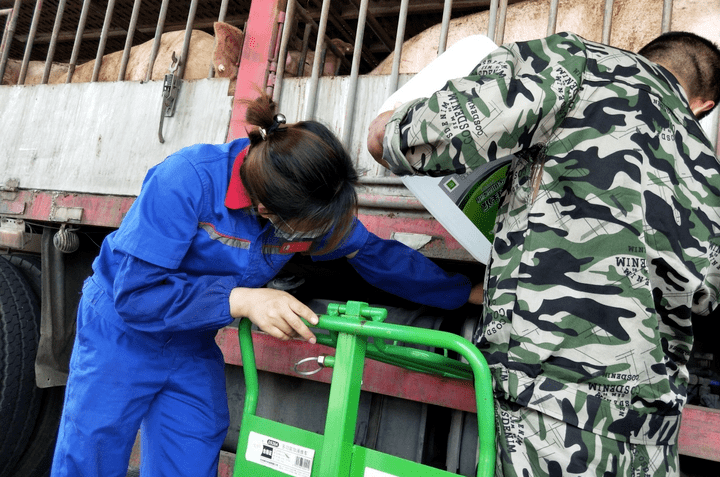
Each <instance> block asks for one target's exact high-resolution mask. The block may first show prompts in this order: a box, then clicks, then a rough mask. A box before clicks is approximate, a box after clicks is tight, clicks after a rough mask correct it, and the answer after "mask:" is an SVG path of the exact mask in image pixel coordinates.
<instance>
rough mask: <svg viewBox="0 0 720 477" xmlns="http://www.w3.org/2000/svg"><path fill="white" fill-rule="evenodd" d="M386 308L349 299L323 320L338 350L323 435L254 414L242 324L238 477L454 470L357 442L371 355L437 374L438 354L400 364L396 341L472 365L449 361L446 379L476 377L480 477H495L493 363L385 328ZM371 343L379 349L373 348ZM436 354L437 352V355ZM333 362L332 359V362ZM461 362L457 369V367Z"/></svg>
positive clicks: (456, 345) (248, 341) (448, 336)
mask: <svg viewBox="0 0 720 477" xmlns="http://www.w3.org/2000/svg"><path fill="white" fill-rule="evenodd" d="M386 316H387V310H384V309H382V308H371V307H369V306H368V305H367V303H362V302H352V301H351V302H348V303H347V304H346V305H337V304H332V305H330V306H328V314H327V315H320V317H319V318H320V321H319V323H318V325H317V328H320V329H324V330H329V331H330V334H331V336H332V341H333V343H332V344H333V345H335V346H336V353H335V359H334V363H333V364H332V366H333V376H332V381H331V384H330V397H329V400H328V412H327V419H326V422H325V431H324V433H323V434H322V435H320V434H316V433H313V432H309V431H306V430H303V429H299V428H295V427H292V426H289V425H287V424H283V423H279V422H275V421H271V420H268V419H265V418H262V417H259V416H257V415H256V414H255V412H256V409H257V402H258V393H259V386H258V378H257V369H256V367H255V356H254V351H253V345H252V334H251V332H250V326H251V324H250V321H249V320H247V319H244V320H242V321H241V322H240V326H239V339H240V349H241V353H242V360H243V368H244V374H245V386H246V397H245V405H244V408H243V417H242V425H241V428H240V437H239V440H238V449H237V454H236V458H235V470H234V474H233V475H234V477H246V476H250V475H252V476H254V477H281V476H287V475H290V476H294V477H328V476H332V477H335V476H338V477H345V476H347V477H375V476H378V477H386V476H389V477H436V476H437V477H441V476H451V475H455V474H452V473H450V472H447V471H444V470H440V469H435V468H433V467H429V466H425V465H422V464H418V463H416V462H413V461H409V460H405V459H402V458H399V457H395V456H391V455H388V454H384V453H381V452H378V451H375V450H372V449H367V448H364V447H362V446H358V445H355V444H354V443H353V437H354V434H355V425H356V422H357V412H358V406H359V399H360V390H361V385H362V373H363V369H364V363H365V358H366V357H371V358H373V359H378V356H380V355H382V354H383V351H382V350H383V349H385V350H388V349H389V352H387V353H386V354H387V355H388V356H390V358H389V359H382V358H383V356H380V360H381V361H386V362H390V363H392V364H397V365H400V366H405V367H408V368H409V369H413V370H416V371H417V370H419V371H426V372H430V371H433V370H434V369H435V368H436V367H437V366H438V363H437V360H436V358H435V357H433V356H430V355H432V353H417V354H415V353H408V354H403V355H402V356H401V359H396V355H397V354H398V353H397V352H396V351H397V350H396V349H395V348H399V347H398V346H395V345H394V344H385V342H384V340H391V341H394V342H395V341H401V342H405V343H412V344H418V345H425V346H432V347H435V348H443V349H446V350H449V351H453V352H456V353H458V354H459V355H460V356H462V357H464V358H465V359H466V360H467V362H468V364H464V363H461V362H459V361H456V360H452V359H450V358H445V360H444V361H443V362H442V363H441V365H440V367H441V368H442V370H441V371H440V373H441V374H450V375H453V374H454V373H453V368H454V367H456V368H457V374H458V375H460V376H461V375H463V374H465V373H466V370H467V367H468V366H469V368H470V370H471V372H472V376H473V377H474V387H475V399H476V404H477V411H478V413H477V416H478V443H479V455H478V469H477V476H478V477H489V476H492V475H493V474H494V471H495V452H496V451H495V413H494V404H493V396H492V381H491V377H490V370H489V369H488V366H487V362H486V361H485V358H484V357H483V356H482V354H481V353H480V351H479V350H478V349H477V347H475V346H474V345H473V344H472V343H470V342H469V341H468V340H466V339H464V338H462V337H460V336H458V335H455V334H452V333H447V332H444V331H435V330H427V329H423V328H414V327H410V326H403V325H395V324H389V323H383V320H384V319H385V317H386ZM368 338H373V343H382V344H380V345H379V346H377V345H375V346H373V343H371V345H370V349H372V350H373V351H372V352H368V349H369V348H368ZM435 356H437V355H435ZM330 362H332V361H330ZM453 363H456V366H454V365H453Z"/></svg>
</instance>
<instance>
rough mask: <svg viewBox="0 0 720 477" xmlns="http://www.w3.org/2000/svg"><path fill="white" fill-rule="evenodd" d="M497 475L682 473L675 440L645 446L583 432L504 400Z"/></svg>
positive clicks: (498, 410) (668, 476)
mask: <svg viewBox="0 0 720 477" xmlns="http://www.w3.org/2000/svg"><path fill="white" fill-rule="evenodd" d="M495 414H496V420H497V429H498V432H497V441H496V442H497V459H496V460H495V476H496V477H560V476H563V477H573V476H574V477H580V476H582V477H609V476H613V477H677V476H678V475H680V469H679V466H678V452H677V446H675V445H657V446H654V445H643V444H633V443H630V442H624V441H618V440H615V439H610V438H607V437H605V436H601V435H598V434H595V433H592V432H588V431H584V430H582V429H579V428H577V427H575V426H572V425H570V424H568V423H565V422H562V421H560V420H557V419H555V418H553V417H550V416H546V415H544V414H542V413H539V412H537V411H534V410H532V409H530V408H527V407H522V406H518V405H517V404H512V403H508V402H505V401H499V402H498V403H497V405H496V407H495Z"/></svg>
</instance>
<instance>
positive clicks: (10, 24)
mask: <svg viewBox="0 0 720 477" xmlns="http://www.w3.org/2000/svg"><path fill="white" fill-rule="evenodd" d="M21 4H22V0H15V4H14V5H13V8H12V10H9V9H5V10H2V11H0V13H2V14H5V15H8V18H7V21H6V22H5V31H4V33H3V36H2V41H0V81H2V78H3V76H5V65H6V64H7V60H8V57H9V56H10V44H11V43H12V40H13V36H15V28H16V27H17V20H18V15H20V5H21Z"/></svg>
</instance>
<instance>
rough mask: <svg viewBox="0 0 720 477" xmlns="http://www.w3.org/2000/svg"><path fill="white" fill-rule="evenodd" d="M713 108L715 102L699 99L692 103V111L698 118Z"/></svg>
mask: <svg viewBox="0 0 720 477" xmlns="http://www.w3.org/2000/svg"><path fill="white" fill-rule="evenodd" d="M713 106H715V101H709V100H708V101H705V100H702V99H699V98H697V99H693V100H692V101H690V109H692V112H693V114H694V115H695V116H696V117H699V116H700V115H701V114H702V113H704V112H705V111H709V110H711V109H712V108H713Z"/></svg>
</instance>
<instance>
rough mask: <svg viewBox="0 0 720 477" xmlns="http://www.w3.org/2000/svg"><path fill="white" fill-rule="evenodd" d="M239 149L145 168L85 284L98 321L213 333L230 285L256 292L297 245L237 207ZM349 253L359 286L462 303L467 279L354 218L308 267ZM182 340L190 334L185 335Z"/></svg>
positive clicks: (241, 199) (223, 317) (300, 245)
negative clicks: (130, 203)
mask: <svg viewBox="0 0 720 477" xmlns="http://www.w3.org/2000/svg"><path fill="white" fill-rule="evenodd" d="M248 144H249V142H248V140H247V139H238V140H235V141H233V142H230V143H227V144H222V145H207V144H200V145H195V146H192V147H188V148H185V149H182V150H181V151H179V152H177V153H175V154H173V155H171V156H170V157H168V158H167V159H166V160H165V161H163V162H162V163H160V164H158V165H157V166H155V167H154V168H152V169H151V170H150V171H149V172H148V174H147V176H146V178H145V181H144V182H143V186H142V191H141V193H140V195H139V196H138V198H137V200H136V201H135V203H134V204H133V206H132V207H131V208H130V210H129V211H128V213H127V215H126V217H125V218H124V220H123V222H122V224H121V226H120V228H119V229H118V230H116V231H114V232H113V233H111V234H110V235H109V236H108V237H107V238H106V239H105V241H104V242H103V245H102V247H101V250H100V254H99V256H98V257H97V259H96V260H95V262H94V263H93V271H94V275H93V276H92V277H91V278H90V279H89V281H88V283H87V284H86V286H85V290H84V294H85V297H86V299H90V300H92V302H93V303H94V306H95V307H96V308H98V311H101V312H102V313H103V314H104V315H105V316H108V314H111V315H115V314H116V315H117V316H118V317H119V318H120V320H118V322H119V323H124V325H127V326H129V327H131V328H134V329H136V330H139V331H146V332H154V333H178V332H179V333H181V334H182V333H185V332H190V334H191V335H195V336H196V335H197V332H199V331H206V332H208V333H214V331H215V330H217V329H219V328H222V327H223V326H226V325H228V324H230V323H231V322H232V320H233V318H232V317H231V316H230V309H229V299H228V297H229V295H230V291H231V290H232V289H233V288H235V287H250V288H253V287H262V286H263V285H265V284H266V283H267V282H268V281H269V280H271V279H272V278H273V277H274V276H275V275H276V274H277V273H278V272H279V271H280V269H281V268H282V267H283V265H285V263H287V262H288V260H290V258H291V257H292V256H293V254H294V253H296V252H298V251H304V250H307V248H308V246H309V243H307V242H291V243H285V242H284V241H283V240H282V239H280V238H278V237H276V236H275V234H274V233H273V232H274V228H273V227H272V224H270V223H269V222H267V221H264V220H261V219H259V218H258V217H257V216H255V215H253V214H252V213H251V211H250V210H249V209H248V208H247V207H248V206H249V205H250V201H249V198H248V196H247V194H246V192H245V190H244V188H243V187H242V182H241V181H240V180H239V168H240V164H241V162H242V159H243V158H244V155H245V152H246V151H247V146H248ZM355 251H358V253H357V254H356V255H355V256H354V257H353V258H352V259H349V262H350V263H351V264H352V266H353V267H354V268H355V269H356V270H357V271H358V272H359V273H360V275H361V276H362V277H363V278H364V279H365V280H367V281H368V282H369V283H371V284H373V285H375V286H377V287H379V288H381V289H383V290H386V291H389V292H391V293H393V294H396V295H398V296H401V297H403V298H406V299H409V300H412V301H415V302H417V303H420V304H426V305H431V306H436V307H441V308H446V309H452V308H457V307H459V306H461V305H463V304H464V303H465V302H466V301H467V299H468V296H469V293H470V287H471V284H470V281H469V280H468V279H467V278H466V277H464V276H462V275H457V274H455V275H451V274H447V273H446V272H445V271H443V270H442V269H440V268H439V267H438V266H437V265H435V264H434V263H433V262H432V261H430V260H429V259H427V258H426V257H425V256H423V255H422V254H420V253H419V252H417V251H414V250H412V249H410V248H409V247H406V246H405V245H402V244H401V243H399V242H397V241H394V240H383V239H380V238H378V237H377V236H375V235H374V234H372V233H370V232H368V230H367V229H366V228H365V227H364V226H363V224H362V223H361V222H359V221H358V220H357V219H356V220H355V222H354V225H353V229H352V232H351V233H350V234H349V236H348V237H347V238H346V239H345V240H344V241H343V242H342V243H341V244H340V245H339V247H338V248H336V249H335V250H333V251H331V252H330V253H327V254H325V255H314V256H313V259H314V260H329V259H334V258H341V257H344V256H346V255H349V254H351V253H353V252H355ZM188 337H190V335H189V336H188Z"/></svg>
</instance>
